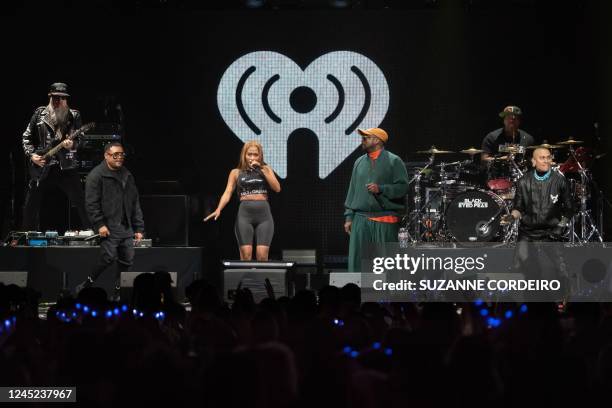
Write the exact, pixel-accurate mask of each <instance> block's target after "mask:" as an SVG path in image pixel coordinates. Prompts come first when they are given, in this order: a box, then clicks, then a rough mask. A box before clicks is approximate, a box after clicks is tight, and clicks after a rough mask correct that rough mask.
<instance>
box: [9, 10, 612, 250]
mask: <svg viewBox="0 0 612 408" xmlns="http://www.w3.org/2000/svg"><path fill="white" fill-rule="evenodd" d="M111 3H112V2H111ZM409 3H410V2H409ZM433 3H436V4H435V7H424V8H412V9H407V8H405V7H404V8H399V9H398V8H395V9H394V8H390V9H369V8H367V7H361V8H355V9H350V10H328V9H318V8H312V9H291V10H285V9H279V10H273V9H263V10H238V9H231V10H228V9H226V10H203V9H196V8H195V7H189V4H190V3H188V2H183V3H181V4H182V5H180V6H176V4H177V3H167V5H166V6H165V7H161V6H160V7H142V3H139V4H140V6H133V7H123V8H116V7H109V6H108V5H107V6H106V7H94V6H91V7H83V6H80V7H78V8H74V7H69V6H70V5H71V3H64V6H66V5H67V6H66V7H63V8H61V10H57V9H53V8H51V6H49V5H46V6H45V8H42V9H41V8H35V6H34V3H27V2H26V4H25V5H24V6H23V7H22V8H20V9H18V10H16V11H14V14H13V15H9V16H5V17H3V21H4V24H3V29H2V30H3V32H2V34H3V38H4V39H5V40H6V41H5V44H4V46H5V55H4V57H3V60H4V66H5V67H4V68H5V69H4V72H5V74H4V75H6V79H5V83H4V88H5V90H8V91H9V93H10V94H11V96H10V97H5V100H4V103H3V105H4V106H5V108H4V110H5V112H8V113H9V115H8V116H9V120H8V121H6V122H5V129H4V132H3V133H4V135H3V141H4V143H5V146H7V148H6V149H3V152H2V158H1V159H2V163H3V165H2V166H3V169H5V170H3V171H2V174H3V177H2V178H3V186H5V187H3V189H2V191H3V193H2V194H3V202H4V208H3V211H4V214H8V213H7V208H6V207H7V206H6V203H7V202H8V201H7V198H8V197H9V196H10V191H11V188H10V187H8V186H9V185H10V183H9V180H10V179H11V178H12V177H14V178H15V180H16V183H15V184H16V187H15V188H14V190H15V197H16V206H17V207H19V206H20V205H21V204H22V201H23V187H24V173H23V170H22V168H23V154H22V151H21V150H20V138H21V134H22V132H23V130H24V128H25V126H26V124H27V122H28V120H29V119H30V116H31V115H32V112H33V110H34V109H35V107H36V106H39V105H44V104H46V103H47V96H46V94H47V89H48V86H49V84H50V83H52V82H57V81H62V82H66V83H68V84H69V86H70V88H71V95H72V98H71V100H70V104H71V106H72V107H74V108H76V109H79V110H81V113H82V115H83V118H84V121H85V122H87V121H90V120H98V121H99V120H101V117H102V116H103V114H102V108H101V106H102V105H103V102H104V100H105V98H110V97H113V98H115V101H118V102H120V104H121V106H122V110H123V114H124V117H125V120H124V129H125V138H126V140H127V142H128V144H129V145H130V149H131V153H132V154H131V156H130V157H129V158H128V161H127V166H128V168H129V169H130V170H131V171H132V172H133V173H134V175H135V177H136V180H137V182H138V183H139V185H140V188H141V194H155V193H161V192H163V191H160V188H159V184H152V183H150V181H154V180H178V181H179V183H180V193H183V194H187V195H189V196H191V198H192V208H191V210H190V211H191V214H190V220H191V221H190V244H191V245H205V246H207V247H208V248H209V249H211V250H212V251H213V252H217V253H218V255H219V256H222V257H227V258H237V257H238V250H237V247H236V243H235V238H234V234H233V223H234V218H235V213H236V209H237V200H236V199H235V198H234V199H233V200H232V202H231V203H230V205H228V207H226V209H225V210H224V212H223V214H222V216H221V218H220V220H219V221H218V222H217V223H216V224H213V223H211V224H206V225H204V224H202V223H201V222H200V220H201V218H202V216H203V215H204V214H205V213H208V212H209V211H211V208H214V206H215V205H216V200H217V199H218V197H219V196H220V195H221V193H222V192H223V189H224V187H225V184H226V181H227V175H228V173H229V171H230V170H231V169H232V168H233V167H234V166H235V165H236V163H237V160H238V156H239V152H240V148H241V146H242V142H241V141H240V140H239V139H238V138H237V137H235V136H234V135H233V134H232V133H231V131H230V130H229V129H228V128H227V126H226V125H225V124H224V122H223V120H222V119H221V117H220V115H219V112H218V109H217V107H216V91H217V86H218V84H219V80H220V78H221V75H222V74H223V72H224V70H225V69H226V68H227V67H228V66H229V65H230V64H231V63H232V62H233V61H234V60H236V59H237V58H238V57H240V56H242V55H244V54H245V53H247V52H251V51H258V50H270V51H276V52H280V53H282V54H284V55H286V56H288V57H289V58H291V59H293V60H294V61H295V62H296V63H298V64H299V65H300V66H302V67H306V66H307V65H308V64H309V63H310V62H312V61H313V60H315V59H316V58H317V57H319V56H320V55H322V54H324V53H327V52H330V51H338V50H349V51H354V52H358V53H361V54H364V55H366V56H367V57H369V58H370V59H372V60H373V61H374V62H375V63H376V64H377V65H378V66H379V67H380V68H381V69H382V71H383V73H384V74H385V76H386V78H387V81H388V84H389V89H390V106H389V111H388V113H387V116H386V118H385V119H384V121H383V122H382V124H381V127H383V128H385V129H386V130H387V131H388V132H389V134H390V141H389V144H388V149H389V150H390V151H392V152H394V153H396V154H398V155H400V156H401V157H402V158H405V160H406V161H412V160H415V159H419V156H418V155H416V154H414V152H415V151H416V150H422V149H427V148H429V147H430V146H431V145H432V144H435V145H436V146H437V147H439V148H444V149H450V150H461V149H465V148H468V147H470V146H475V147H479V146H480V144H481V141H482V138H483V137H484V135H485V134H486V133H488V132H489V131H491V130H493V129H495V128H498V127H500V126H501V120H500V119H499V117H498V116H497V113H498V112H499V111H500V110H501V109H502V108H503V107H504V106H505V105H509V104H516V105H518V106H520V107H521V108H522V109H523V111H524V114H525V115H524V121H523V125H522V128H523V129H525V130H527V131H528V132H530V133H531V134H532V135H534V136H535V137H536V141H538V142H541V141H542V140H547V141H549V142H556V141H561V140H564V139H567V138H568V137H570V136H572V137H574V138H576V139H580V140H586V141H587V142H588V146H594V147H596V148H597V150H598V152H605V151H607V145H608V144H609V142H608V137H609V134H610V127H611V125H612V118H611V112H612V106H611V105H612V103H611V102H612V86H611V82H612V81H611V77H612V62H611V56H610V53H611V52H610V49H612V48H611V46H612V44H611V41H610V38H612V32H611V31H612V30H611V29H610V28H609V24H608V21H607V17H606V16H610V15H612V14H611V13H610V11H611V10H610V8H611V7H610V6H609V5H608V4H607V2H603V1H602V2H596V1H574V2H568V3H566V4H558V3H557V2H554V3H553V2H541V3H540V2H535V1H531V2H525V1H523V2H512V1H509V2H499V1H495V2H492V3H491V4H495V5H497V6H496V7H493V6H491V5H487V3H486V2H465V1H440V2H433ZM559 3H560V2H559ZM109 4H110V3H109ZM173 4H174V6H173ZM412 4H414V3H412ZM595 123H598V124H599V126H598V128H599V130H598V131H596V128H595V126H594V124H595ZM317 149H318V147H317V140H316V137H315V136H314V135H313V134H312V133H311V132H310V131H308V130H299V131H296V132H295V134H294V135H292V137H291V139H290V142H289V152H288V177H287V178H286V179H284V180H281V184H282V187H283V190H282V192H281V193H280V194H271V198H270V201H271V205H272V210H273V214H274V218H275V223H276V233H275V237H274V241H273V243H272V255H273V257H278V256H279V254H280V251H281V250H282V249H284V248H316V249H318V250H319V253H320V254H321V255H343V254H345V253H346V252H347V247H348V240H347V237H346V236H345V234H344V232H343V228H342V224H343V217H342V212H343V201H344V196H345V194H346V189H347V185H348V180H349V177H350V171H351V168H352V164H353V162H354V160H355V159H356V158H357V157H358V156H359V155H360V154H361V152H359V151H355V152H354V153H353V154H352V155H351V156H349V157H348V158H347V159H346V160H345V161H344V162H343V163H342V164H341V165H340V166H339V167H338V168H336V169H335V170H334V171H333V172H332V173H331V174H330V176H328V177H327V178H326V179H324V180H320V179H318V177H317V166H318V163H317V158H316V157H317ZM10 157H12V159H13V160H12V162H11V161H10V160H9V158H10ZM610 157H612V156H606V157H605V158H604V159H602V160H600V161H599V163H597V165H596V166H595V169H594V173H595V176H596V178H597V180H598V181H599V182H600V184H601V185H602V187H603V188H604V191H605V192H606V196H607V197H608V198H612V197H611V194H610V191H611V190H610V188H609V187H608V186H609V184H610V183H609V181H610V170H609V168H610V166H608V165H607V161H608V160H609V159H610ZM456 158H457V159H460V158H464V157H461V156H457V157H456ZM420 159H424V157H421V158H420ZM453 159H454V158H453ZM50 200H51V199H50ZM49 202H50V204H48V206H51V207H53V208H54V210H56V211H55V215H53V214H54V212H51V213H50V214H51V215H47V222H48V223H49V224H51V225H53V223H54V222H56V223H57V222H60V221H54V220H50V218H49V217H54V216H55V217H58V218H61V216H60V215H59V214H61V213H65V211H64V210H63V209H62V205H64V204H62V201H61V198H58V199H56V200H55V201H53V200H51V201H49ZM606 212H608V211H606ZM47 213H49V211H47ZM145 215H146V214H145ZM17 216H18V217H19V214H17ZM608 217H609V216H608ZM608 219H609V218H606V220H608ZM62 220H63V218H62ZM17 221H18V218H17ZM150 221H151V220H149V222H150ZM12 222H13V220H12V219H10V218H9V217H8V216H3V226H2V228H3V231H4V230H7V229H8V228H10V227H14V225H11V223H12ZM145 222H147V219H146V218H145ZM609 225H610V223H609V222H607V221H606V230H609ZM60 229H61V228H60ZM608 232H609V231H608Z"/></svg>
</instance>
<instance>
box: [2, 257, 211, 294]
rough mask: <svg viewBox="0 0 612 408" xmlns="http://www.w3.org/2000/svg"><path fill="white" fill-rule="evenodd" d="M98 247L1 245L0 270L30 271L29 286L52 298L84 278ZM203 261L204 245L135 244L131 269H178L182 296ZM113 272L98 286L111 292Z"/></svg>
mask: <svg viewBox="0 0 612 408" xmlns="http://www.w3.org/2000/svg"><path fill="white" fill-rule="evenodd" d="M99 251H100V249H99V248H97V247H92V248H74V247H72V248H70V247H48V248H25V247H24V248H6V247H5V248H0V274H2V272H3V271H13V272H15V271H24V272H28V287H31V288H33V289H35V290H37V291H39V292H40V293H41V294H42V298H41V301H43V302H53V301H55V300H57V295H58V294H59V293H60V291H61V289H62V287H63V286H64V285H65V286H67V287H68V288H70V289H71V290H72V289H74V287H75V286H76V285H77V284H79V283H80V282H82V281H83V280H85V278H86V277H87V275H88V274H89V273H91V271H92V270H93V268H94V266H95V264H96V263H97V261H98V257H99ZM202 263H203V249H202V248H196V247H193V248H192V247H188V248H184V247H183V248H155V247H154V248H136V255H135V257H134V265H133V267H132V268H131V270H132V271H134V272H156V271H168V272H177V281H178V282H177V293H178V300H183V298H184V295H185V288H186V287H187V286H188V285H189V284H190V283H191V282H193V280H194V279H197V278H199V277H200V276H201V274H202ZM111 275H112V272H111V270H108V271H106V272H105V273H104V274H103V275H102V276H100V278H99V279H98V280H97V281H96V286H100V287H102V288H104V289H105V290H106V291H107V293H109V294H111V293H112V288H113V284H114V276H111ZM64 281H65V282H64Z"/></svg>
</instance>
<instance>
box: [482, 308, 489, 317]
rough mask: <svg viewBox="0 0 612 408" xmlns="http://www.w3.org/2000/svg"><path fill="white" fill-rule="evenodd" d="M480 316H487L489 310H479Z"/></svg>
mask: <svg viewBox="0 0 612 408" xmlns="http://www.w3.org/2000/svg"><path fill="white" fill-rule="evenodd" d="M480 315H481V316H488V315H489V309H480Z"/></svg>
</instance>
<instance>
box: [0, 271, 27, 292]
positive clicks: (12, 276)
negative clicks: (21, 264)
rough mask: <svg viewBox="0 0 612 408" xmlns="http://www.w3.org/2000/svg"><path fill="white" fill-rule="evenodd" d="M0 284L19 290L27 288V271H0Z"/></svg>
mask: <svg viewBox="0 0 612 408" xmlns="http://www.w3.org/2000/svg"><path fill="white" fill-rule="evenodd" d="M0 283H3V284H5V285H7V286H8V285H17V286H19V287H20V288H25V287H26V286H28V272H27V271H0Z"/></svg>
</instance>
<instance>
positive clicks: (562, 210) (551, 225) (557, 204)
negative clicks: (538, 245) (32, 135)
mask: <svg viewBox="0 0 612 408" xmlns="http://www.w3.org/2000/svg"><path fill="white" fill-rule="evenodd" d="M534 171H535V170H531V171H529V172H527V173H526V174H525V175H523V177H521V178H520V179H519V181H518V183H517V187H516V194H515V196H514V209H515V210H518V211H520V213H521V223H520V230H521V232H522V233H525V234H529V235H533V234H535V235H538V234H542V235H544V234H548V233H552V232H554V230H555V228H557V226H558V225H559V222H560V221H561V217H566V218H567V219H569V218H571V217H572V215H573V213H574V208H573V203H572V200H571V196H570V190H569V183H568V182H567V179H566V178H565V177H564V176H563V175H562V174H560V173H559V172H557V171H555V170H552V171H551V174H550V177H549V178H548V179H547V180H544V181H539V180H536V178H535V176H534Z"/></svg>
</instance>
